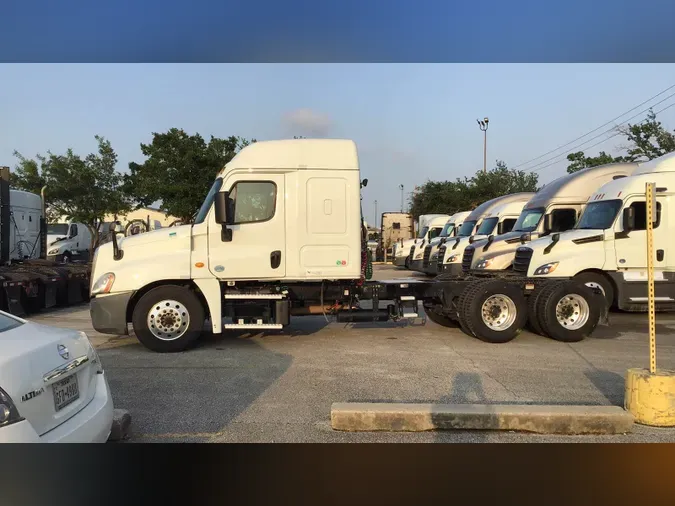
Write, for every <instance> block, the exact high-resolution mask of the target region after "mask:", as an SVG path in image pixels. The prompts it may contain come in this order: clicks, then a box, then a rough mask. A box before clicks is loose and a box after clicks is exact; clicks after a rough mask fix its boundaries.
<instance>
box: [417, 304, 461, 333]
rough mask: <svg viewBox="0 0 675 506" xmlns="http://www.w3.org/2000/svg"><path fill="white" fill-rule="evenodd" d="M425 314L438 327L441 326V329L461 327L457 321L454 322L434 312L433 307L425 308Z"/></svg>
mask: <svg viewBox="0 0 675 506" xmlns="http://www.w3.org/2000/svg"><path fill="white" fill-rule="evenodd" d="M424 313H425V314H426V315H427V317H428V318H429V319H430V320H431V321H432V322H434V323H435V324H437V325H440V326H441V327H451V328H457V327H458V325H459V324H458V322H457V321H456V320H453V319H452V318H449V317H447V316H445V315H442V314H439V313H436V312H434V310H433V309H432V308H431V307H427V306H424Z"/></svg>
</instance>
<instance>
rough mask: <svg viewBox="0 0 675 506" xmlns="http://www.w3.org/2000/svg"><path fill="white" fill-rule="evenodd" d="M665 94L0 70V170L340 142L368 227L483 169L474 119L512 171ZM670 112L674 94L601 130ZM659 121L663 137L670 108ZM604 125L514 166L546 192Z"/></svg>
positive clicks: (221, 70)
mask: <svg viewBox="0 0 675 506" xmlns="http://www.w3.org/2000/svg"><path fill="white" fill-rule="evenodd" d="M673 85H675V65H674V64H174V63H172V64H0V119H1V121H0V165H8V166H10V167H12V168H13V167H14V166H15V165H16V158H15V157H14V156H13V152H14V150H17V151H19V152H20V153H22V154H23V155H24V156H27V157H32V156H34V155H35V154H37V153H45V152H46V151H47V150H51V151H52V152H55V153H62V152H64V151H65V150H66V149H67V148H73V150H74V151H75V152H76V153H78V154H80V155H83V156H84V155H86V154H87V153H90V152H93V151H95V149H96V141H95V139H94V135H102V136H104V137H106V138H108V139H109V140H110V141H111V143H112V146H113V148H114V149H115V151H116V152H117V154H118V156H119V165H118V169H119V170H120V171H123V172H124V171H126V170H127V167H128V164H129V162H131V161H136V162H142V161H143V156H142V154H141V151H140V143H149V142H150V141H151V139H152V133H153V132H164V131H166V130H168V129H169V128H172V127H176V128H182V129H184V130H186V131H187V132H188V133H200V134H201V135H202V136H204V137H205V138H208V137H209V136H211V135H214V136H217V137H227V136H229V135H239V136H242V137H245V138H256V139H258V140H267V139H282V138H292V137H293V136H294V135H302V136H306V137H328V138H349V139H353V140H354V141H356V144H357V148H358V150H359V157H360V165H361V177H362V178H368V180H369V184H368V186H367V188H365V189H364V190H363V212H364V216H365V218H366V220H367V221H368V222H369V223H371V222H373V221H374V217H375V200H377V213H378V214H381V213H382V212H386V211H399V210H400V202H401V191H400V189H399V185H401V184H403V185H404V192H405V193H406V200H407V198H408V197H409V195H408V194H409V192H411V191H412V190H413V188H414V187H415V186H416V185H421V184H423V183H424V182H425V181H427V180H448V179H454V178H457V177H462V176H470V175H472V174H473V173H475V172H476V171H477V170H479V169H482V165H483V133H482V132H481V131H480V129H479V127H478V125H477V123H476V119H477V118H483V117H485V116H487V117H489V119H490V122H489V129H488V132H487V151H488V167H490V165H492V166H494V162H495V160H497V159H499V160H504V161H505V162H506V164H507V165H508V166H509V167H516V166H519V165H521V164H523V163H524V162H528V161H529V160H532V159H533V158H536V157H540V156H541V155H544V154H545V153H547V152H548V151H551V150H553V149H555V148H556V147H558V146H560V145H563V144H566V143H568V142H569V141H572V140H574V139H576V138H577V137H580V136H582V135H584V134H586V133H588V132H590V131H591V130H594V129H596V128H597V127H599V126H601V125H603V124H604V123H607V122H608V121H610V120H612V119H613V118H615V117H617V116H619V115H621V114H623V113H625V112H627V111H628V110H629V109H632V108H634V107H635V106H637V105H638V104H640V103H641V102H644V101H645V100H647V99H649V98H650V97H653V96H654V95H656V94H658V93H660V92H662V91H663V90H665V89H666V88H668V87H670V86H673ZM671 94H673V97H670V98H667V97H668V96H669V95H671ZM664 99H665V100H664ZM659 101H662V102H661V103H660V104H657V103H658V102H659ZM671 104H675V88H673V89H671V90H670V91H667V92H665V93H663V94H662V95H660V96H659V97H657V98H655V99H653V100H652V101H650V102H648V103H647V104H645V105H644V106H641V107H639V108H637V109H635V110H634V111H632V112H630V113H628V114H626V115H624V116H621V117H620V118H619V119H618V120H617V121H616V122H615V123H614V124H617V125H618V124H621V123H622V122H626V121H627V120H629V119H630V118H631V116H634V115H637V116H636V117H635V118H633V119H631V120H630V122H631V123H635V122H638V121H640V120H642V119H643V118H644V117H645V115H646V113H645V112H642V111H644V110H645V109H647V108H648V107H649V106H650V105H654V110H655V111H659V110H661V109H662V108H664V107H667V106H669V105H671ZM658 119H659V120H660V121H662V122H663V123H664V125H665V126H666V127H668V128H669V129H670V130H675V106H673V107H671V108H669V109H667V110H665V111H664V112H663V113H661V114H659V116H658ZM611 127H612V124H610V125H608V126H605V127H603V128H601V129H598V130H596V131H595V132H593V133H591V134H590V135H588V136H587V137H584V138H582V139H580V140H579V141H577V142H574V143H571V144H569V146H567V147H566V148H565V149H563V150H558V151H554V152H553V153H551V154H549V155H546V156H543V157H540V158H538V159H537V160H535V161H533V162H531V163H529V164H525V165H522V166H520V167H518V168H522V169H523V170H528V169H537V170H538V173H539V175H540V176H539V181H540V183H547V182H550V181H552V180H553V179H555V178H556V177H559V176H561V175H564V174H565V168H566V166H567V162H566V160H565V155H566V154H567V153H568V152H569V151H570V150H571V151H579V150H582V151H583V150H585V148H587V151H586V154H587V155H595V154H597V153H598V152H599V151H600V150H605V151H607V152H610V153H614V154H618V153H619V152H620V151H621V149H620V147H621V145H622V144H624V139H623V138H622V137H620V136H619V137H614V138H612V139H609V140H606V141H605V139H606V138H607V137H609V136H610V135H611V133H612V132H608V133H605V132H607V131H608V130H609V129H610V128H611ZM593 137H596V138H595V139H591V138H593ZM585 141H586V142H585ZM598 143H599V144H598ZM595 144H597V145H596V146H594V145H595ZM572 148H574V149H572ZM549 159H552V160H550V161H549ZM542 162H546V163H542ZM537 164H539V165H537Z"/></svg>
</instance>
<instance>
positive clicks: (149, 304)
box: [132, 285, 205, 353]
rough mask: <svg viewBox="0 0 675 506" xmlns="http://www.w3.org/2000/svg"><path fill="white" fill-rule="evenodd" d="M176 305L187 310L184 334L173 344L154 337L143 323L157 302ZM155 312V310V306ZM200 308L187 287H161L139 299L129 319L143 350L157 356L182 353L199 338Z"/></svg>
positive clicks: (202, 324) (145, 323)
mask: <svg viewBox="0 0 675 506" xmlns="http://www.w3.org/2000/svg"><path fill="white" fill-rule="evenodd" d="M165 300H172V301H176V302H178V303H179V304H182V306H183V307H184V308H185V309H186V310H187V311H186V312H187V316H188V318H189V321H188V322H186V324H187V330H185V331H184V333H182V334H181V335H180V336H179V337H177V338H175V339H173V340H163V339H160V338H159V337H156V336H155V335H154V334H153V332H152V331H151V330H150V327H149V326H148V323H147V320H148V316H149V313H150V311H151V309H152V308H153V306H155V305H156V304H158V303H159V302H161V301H165ZM158 308H159V306H158ZM204 320H205V318H204V307H203V306H202V303H201V301H200V300H199V299H198V298H197V296H196V295H195V293H194V292H193V291H192V290H190V289H189V288H187V287H184V286H177V285H164V286H158V287H157V288H153V289H152V290H150V291H149V292H148V293H146V294H145V295H143V296H142V297H141V298H140V300H139V301H138V303H137V304H136V307H135V308H134V312H133V315H132V324H133V327H134V332H135V333H136V337H137V338H138V340H139V341H140V342H141V343H142V344H143V346H145V347H146V348H148V349H150V350H152V351H156V352H159V353H167V352H177V351H183V350H186V349H187V348H189V347H190V346H191V345H193V344H194V342H195V341H196V340H197V339H198V338H199V336H200V335H201V333H202V330H203V329H204Z"/></svg>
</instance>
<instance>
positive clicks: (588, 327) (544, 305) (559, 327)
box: [536, 280, 605, 343]
mask: <svg viewBox="0 0 675 506" xmlns="http://www.w3.org/2000/svg"><path fill="white" fill-rule="evenodd" d="M567 296H574V297H575V298H581V299H583V300H584V301H585V304H586V307H585V308H581V307H580V302H578V299H577V300H576V301H575V300H574V299H571V300H569V302H568V304H566V305H565V310H566V311H569V312H570V315H569V316H570V318H574V316H575V315H577V314H579V313H581V314H582V315H583V312H584V311H586V312H587V313H588V314H587V317H586V318H585V322H584V323H583V325H581V326H579V327H576V324H575V323H574V322H572V320H571V319H570V320H566V319H564V321H563V323H561V322H560V321H559V320H558V317H557V315H556V307H557V305H558V303H559V302H560V301H562V299H563V298H565V297H567ZM604 302H605V299H604V297H603V296H602V295H601V294H598V293H595V292H594V291H593V289H592V288H589V287H588V286H586V285H585V284H584V283H582V282H580V281H576V280H570V281H562V282H560V283H552V284H551V285H549V286H547V287H546V288H545V289H544V290H543V291H542V293H541V296H540V297H539V299H538V300H537V308H536V310H537V314H538V317H539V324H540V325H541V328H542V330H543V331H544V333H545V335H546V336H548V337H550V338H551V339H555V340H556V341H562V342H564V343H576V342H579V341H582V340H583V339H584V338H585V337H587V336H589V335H591V333H592V332H593V331H594V330H595V327H597V326H598V323H599V321H600V316H601V313H602V305H603V303H604ZM575 309H578V310H579V311H578V312H577V313H575V312H574V311H575ZM565 321H567V322H570V323H565ZM570 325H571V327H570Z"/></svg>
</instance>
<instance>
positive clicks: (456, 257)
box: [448, 255, 459, 262]
mask: <svg viewBox="0 0 675 506" xmlns="http://www.w3.org/2000/svg"><path fill="white" fill-rule="evenodd" d="M458 258H459V255H450V258H448V262H454V261H455V260H457V259H458Z"/></svg>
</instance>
